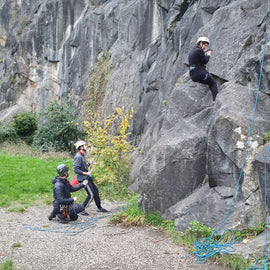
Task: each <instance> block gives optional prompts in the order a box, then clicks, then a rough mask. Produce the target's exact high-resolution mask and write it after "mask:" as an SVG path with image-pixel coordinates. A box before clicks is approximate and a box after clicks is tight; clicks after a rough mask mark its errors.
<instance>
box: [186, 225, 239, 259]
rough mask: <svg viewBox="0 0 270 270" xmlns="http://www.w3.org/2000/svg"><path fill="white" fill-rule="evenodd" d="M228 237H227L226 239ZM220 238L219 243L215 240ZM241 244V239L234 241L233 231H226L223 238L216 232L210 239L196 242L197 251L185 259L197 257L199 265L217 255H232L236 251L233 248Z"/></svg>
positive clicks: (201, 239)
mask: <svg viewBox="0 0 270 270" xmlns="http://www.w3.org/2000/svg"><path fill="white" fill-rule="evenodd" d="M228 233H231V237H230V238H229V240H227V241H226V240H224V239H226V238H227V234H228ZM225 235H226V237H225ZM215 238H218V240H217V241H215V240H214V239H215ZM239 242H241V239H240V238H239V237H238V238H236V239H235V240H234V232H233V230H231V229H227V230H225V231H224V232H223V233H222V235H221V236H217V234H216V231H214V232H213V233H212V235H211V236H210V237H207V238H200V239H199V240H198V241H197V242H194V246H195V249H196V251H194V252H192V253H190V254H189V255H187V256H185V257H181V258H182V259H183V258H187V257H189V256H191V255H196V256H197V259H196V262H197V263H205V262H206V260H207V258H209V257H211V256H213V255H215V254H217V253H226V254H227V253H231V252H234V251H235V248H234V247H233V245H234V244H237V243H239Z"/></svg>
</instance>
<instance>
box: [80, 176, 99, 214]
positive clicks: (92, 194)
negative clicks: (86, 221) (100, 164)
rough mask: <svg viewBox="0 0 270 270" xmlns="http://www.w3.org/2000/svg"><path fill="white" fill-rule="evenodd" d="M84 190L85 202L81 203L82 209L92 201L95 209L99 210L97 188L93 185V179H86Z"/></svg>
mask: <svg viewBox="0 0 270 270" xmlns="http://www.w3.org/2000/svg"><path fill="white" fill-rule="evenodd" d="M85 190H86V192H87V197H86V199H85V201H84V202H83V206H84V208H86V207H87V206H88V205H89V204H90V203H91V201H92V200H93V199H94V201H95V204H96V206H97V208H98V209H100V208H101V204H100V197H99V192H98V188H97V187H96V185H95V184H94V182H93V179H92V178H91V177H89V178H88V184H87V185H86V186H85Z"/></svg>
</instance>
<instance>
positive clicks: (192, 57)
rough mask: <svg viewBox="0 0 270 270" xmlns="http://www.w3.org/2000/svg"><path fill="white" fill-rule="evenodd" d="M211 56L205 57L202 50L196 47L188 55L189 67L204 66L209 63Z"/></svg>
mask: <svg viewBox="0 0 270 270" xmlns="http://www.w3.org/2000/svg"><path fill="white" fill-rule="evenodd" d="M209 59H210V56H207V55H205V53H204V51H203V49H202V48H200V47H198V46H195V47H194V48H193V49H192V50H191V51H190V53H189V55H188V62H189V66H203V67H205V65H206V64H207V63H208V61H209Z"/></svg>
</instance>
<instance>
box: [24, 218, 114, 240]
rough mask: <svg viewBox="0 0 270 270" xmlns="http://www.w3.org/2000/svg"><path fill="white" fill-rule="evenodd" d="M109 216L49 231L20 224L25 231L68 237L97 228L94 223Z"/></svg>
mask: <svg viewBox="0 0 270 270" xmlns="http://www.w3.org/2000/svg"><path fill="white" fill-rule="evenodd" d="M109 216H110V215H105V216H100V217H93V218H84V219H82V218H81V217H80V218H81V220H80V221H74V222H70V223H68V224H65V225H63V226H61V227H57V228H51V229H45V228H38V227H33V226H31V225H29V224H22V226H23V227H24V228H26V229H30V230H33V231H39V232H55V233H63V234H65V235H68V236H74V235H77V234H79V233H81V232H84V231H86V230H88V229H90V228H94V227H96V226H97V224H96V222H97V221H98V220H100V219H103V218H107V217H109Z"/></svg>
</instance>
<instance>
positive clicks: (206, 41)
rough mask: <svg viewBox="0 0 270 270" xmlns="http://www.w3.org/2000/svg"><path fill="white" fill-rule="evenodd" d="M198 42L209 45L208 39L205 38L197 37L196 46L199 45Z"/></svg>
mask: <svg viewBox="0 0 270 270" xmlns="http://www.w3.org/2000/svg"><path fill="white" fill-rule="evenodd" d="M200 42H202V43H208V44H209V43H210V42H209V39H208V38H207V37H199V38H198V40H197V44H199V43H200Z"/></svg>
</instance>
